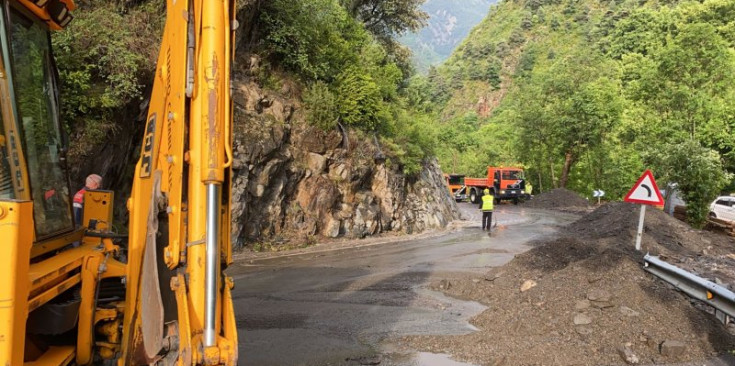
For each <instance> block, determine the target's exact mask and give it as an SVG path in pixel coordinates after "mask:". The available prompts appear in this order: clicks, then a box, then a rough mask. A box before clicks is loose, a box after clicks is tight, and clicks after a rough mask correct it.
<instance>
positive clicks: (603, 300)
mask: <svg viewBox="0 0 735 366" xmlns="http://www.w3.org/2000/svg"><path fill="white" fill-rule="evenodd" d="M587 299H588V300H590V304H591V305H592V306H593V307H595V308H598V309H604V308H610V307H613V306H614V305H613V303H612V302H610V300H611V299H612V295H611V294H610V293H609V292H607V291H605V290H600V289H595V290H591V291H590V292H588V293H587Z"/></svg>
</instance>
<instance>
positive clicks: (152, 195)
mask: <svg viewBox="0 0 735 366" xmlns="http://www.w3.org/2000/svg"><path fill="white" fill-rule="evenodd" d="M0 3H2V6H0V48H1V51H2V54H1V55H0V119H1V120H0V271H2V272H0V273H2V275H1V276H0V365H3V366H16V365H18V366H19V365H44V366H50V365H54V366H56V365H59V366H63V365H118V366H122V365H161V366H163V365H232V366H234V365H236V364H237V346H238V343H237V327H236V323H235V316H234V309H233V304H232V297H231V292H230V291H231V289H232V287H233V281H232V279H231V278H228V277H227V276H226V275H225V274H224V272H223V270H224V269H225V268H226V266H227V265H228V264H230V263H231V261H232V248H231V242H230V230H229V222H230V206H229V205H230V182H231V176H232V171H231V168H230V166H231V162H232V148H231V146H232V144H231V135H232V132H231V131H232V105H231V94H230V93H231V91H230V88H231V86H230V82H231V81H230V69H231V62H232V60H233V46H232V44H233V39H234V30H235V29H236V27H237V22H236V20H235V16H234V15H235V7H234V6H235V5H234V0H167V8H166V16H167V18H166V25H165V30H164V33H163V39H162V43H161V48H160V53H159V58H158V66H157V70H156V74H155V81H154V86H153V92H152V95H151V97H150V104H149V110H148V117H147V122H146V128H145V136H144V139H143V141H142V147H141V156H140V160H139V162H138V164H137V166H136V170H135V177H134V182H133V189H132V192H131V196H130V199H129V200H128V202H127V209H128V211H129V215H130V216H129V220H130V223H129V230H128V231H127V234H125V235H122V234H119V233H116V232H114V230H113V225H112V220H113V215H112V212H113V210H112V206H113V201H114V192H111V191H87V192H86V193H84V206H83V215H82V220H81V222H75V221H76V220H75V218H74V215H73V214H72V204H71V203H72V202H71V199H70V196H71V193H70V192H71V190H70V186H69V179H68V174H67V171H66V167H65V154H64V151H65V149H64V145H63V143H62V137H61V136H62V135H61V133H60V131H61V130H60V121H59V102H58V89H57V80H56V75H57V73H56V70H55V64H54V60H53V56H52V52H51V46H50V45H51V42H50V32H52V31H57V30H62V29H63V28H64V27H65V26H66V25H67V24H68V23H69V22H70V21H71V20H72V11H74V10H75V4H74V3H73V0H0Z"/></svg>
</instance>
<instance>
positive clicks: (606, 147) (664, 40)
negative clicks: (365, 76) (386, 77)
mask: <svg viewBox="0 0 735 366" xmlns="http://www.w3.org/2000/svg"><path fill="white" fill-rule="evenodd" d="M734 29H735V3H733V2H732V1H726V0H705V1H702V2H699V1H645V0H644V1H638V0H635V1H629V0H612V1H597V0H506V1H502V2H500V3H499V4H498V5H496V6H494V7H493V9H492V10H491V12H490V15H489V16H488V17H487V18H486V19H485V21H484V22H483V23H482V24H481V25H480V26H478V27H477V28H476V29H474V30H473V32H472V33H471V35H470V36H469V37H468V39H467V40H465V42H464V43H463V44H462V45H461V46H460V47H459V48H458V50H457V51H456V52H455V53H454V55H453V56H452V57H451V58H450V60H449V61H448V62H447V63H445V64H444V65H442V66H440V67H439V68H436V69H432V70H430V71H429V73H428V75H427V76H425V77H422V76H416V77H414V78H413V80H412V85H411V86H410V87H409V89H410V90H412V91H413V94H411V101H412V103H413V105H415V106H417V107H418V108H419V109H421V110H424V111H426V112H428V113H434V114H435V115H436V116H437V118H436V119H435V121H436V122H437V124H438V126H439V131H440V132H439V137H438V140H439V143H440V145H439V146H438V147H437V149H436V151H437V155H438V157H439V159H440V162H441V164H442V167H443V168H444V170H445V171H448V172H450V171H453V172H457V173H464V174H468V175H479V174H482V172H483V169H484V167H485V166H486V165H488V164H496V165H497V164H518V163H520V164H523V165H524V166H525V167H526V171H527V176H528V178H529V179H530V180H531V182H532V183H533V185H534V187H536V188H538V189H541V190H548V189H552V188H557V187H566V188H570V189H573V190H575V191H578V192H581V193H583V194H589V193H590V192H592V190H594V189H603V190H605V191H606V192H607V197H608V198H610V199H619V198H621V197H622V196H623V195H624V194H625V193H626V192H627V190H628V189H629V188H630V186H631V182H634V181H635V179H636V178H637V177H638V176H639V175H640V173H641V172H642V171H643V170H644V169H645V168H651V169H652V170H653V171H654V174H655V175H656V177H657V178H658V179H659V181H660V182H662V183H665V182H676V183H678V184H679V189H680V191H681V192H682V194H683V196H684V197H685V199H687V201H688V202H689V208H688V210H689V212H688V214H689V218H690V220H691V221H692V223H694V224H695V225H702V224H703V223H704V220H705V219H706V214H707V206H708V204H709V203H710V202H711V201H712V199H714V197H715V196H716V195H717V194H719V193H720V192H721V191H722V190H730V191H731V190H733V188H735V187H733V183H732V182H733V176H732V174H731V173H732V172H733V171H735V131H734V130H735V119H734V118H733V117H732V116H733V115H734V114H733V112H735V111H734V110H733V105H732V103H731V102H730V101H732V100H733V98H735V83H734V81H735V80H733V78H735V58H734V57H735V48H734V47H735V31H733V30H734ZM661 188H664V187H661Z"/></svg>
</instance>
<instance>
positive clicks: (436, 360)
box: [412, 352, 474, 366]
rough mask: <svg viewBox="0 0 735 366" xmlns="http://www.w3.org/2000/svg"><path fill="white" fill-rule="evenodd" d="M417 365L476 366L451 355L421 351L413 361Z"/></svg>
mask: <svg viewBox="0 0 735 366" xmlns="http://www.w3.org/2000/svg"><path fill="white" fill-rule="evenodd" d="M413 362H414V363H413V364H412V365H415V366H474V365H472V364H469V363H464V362H457V361H455V360H452V359H451V358H450V357H449V355H445V354H436V353H428V352H421V353H419V354H418V355H417V356H416V358H415V359H414V361H413Z"/></svg>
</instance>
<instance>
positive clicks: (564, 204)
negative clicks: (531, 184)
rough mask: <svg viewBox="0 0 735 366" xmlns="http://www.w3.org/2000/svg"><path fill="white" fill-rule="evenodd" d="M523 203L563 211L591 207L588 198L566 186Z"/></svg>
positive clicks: (528, 205) (583, 209) (526, 205)
mask: <svg viewBox="0 0 735 366" xmlns="http://www.w3.org/2000/svg"><path fill="white" fill-rule="evenodd" d="M523 205H524V206H525V207H529V208H540V209H546V210H561V211H586V210H588V208H589V202H588V201H587V200H586V199H584V198H582V197H581V196H580V195H578V194H577V193H575V192H572V191H570V190H568V189H564V188H557V189H553V190H551V191H548V192H544V193H541V194H539V195H536V196H534V197H533V199H531V200H530V201H527V202H525V203H524V204H523Z"/></svg>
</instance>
